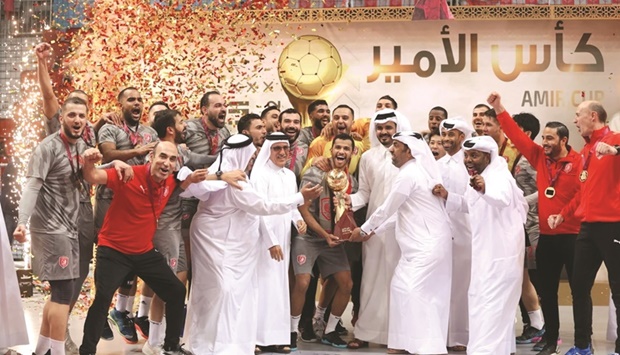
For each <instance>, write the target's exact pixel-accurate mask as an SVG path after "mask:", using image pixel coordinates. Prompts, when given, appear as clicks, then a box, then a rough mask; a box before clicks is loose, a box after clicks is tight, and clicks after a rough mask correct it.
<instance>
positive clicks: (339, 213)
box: [327, 169, 357, 240]
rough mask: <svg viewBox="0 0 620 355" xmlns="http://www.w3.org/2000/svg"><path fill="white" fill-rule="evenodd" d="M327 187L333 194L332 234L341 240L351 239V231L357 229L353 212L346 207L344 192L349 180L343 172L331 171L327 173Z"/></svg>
mask: <svg viewBox="0 0 620 355" xmlns="http://www.w3.org/2000/svg"><path fill="white" fill-rule="evenodd" d="M327 185H328V186H329V188H330V189H331V190H332V191H333V192H334V199H335V200H336V201H334V210H335V216H334V230H333V234H334V235H335V236H336V237H338V238H340V239H343V240H347V239H349V238H351V234H352V233H353V230H354V229H355V228H356V227H357V225H356V224H355V219H354V218H353V212H351V210H349V209H348V208H347V206H346V203H345V201H346V195H347V193H346V192H345V191H346V190H347V188H348V187H349V179H348V177H347V173H345V172H344V170H340V169H332V170H330V172H329V173H327Z"/></svg>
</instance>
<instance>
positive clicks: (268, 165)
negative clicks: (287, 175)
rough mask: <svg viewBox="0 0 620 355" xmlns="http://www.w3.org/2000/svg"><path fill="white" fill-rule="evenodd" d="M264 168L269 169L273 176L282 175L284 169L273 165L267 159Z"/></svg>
mask: <svg viewBox="0 0 620 355" xmlns="http://www.w3.org/2000/svg"><path fill="white" fill-rule="evenodd" d="M266 166H267V167H268V168H269V170H271V171H272V172H274V173H275V174H282V173H284V167H282V168H281V167H279V166H277V165H276V164H274V163H273V162H272V161H271V159H269V160H268V161H267V164H266Z"/></svg>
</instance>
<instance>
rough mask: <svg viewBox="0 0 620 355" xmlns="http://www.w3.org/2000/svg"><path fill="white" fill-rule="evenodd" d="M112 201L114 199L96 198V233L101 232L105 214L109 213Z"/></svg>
mask: <svg viewBox="0 0 620 355" xmlns="http://www.w3.org/2000/svg"><path fill="white" fill-rule="evenodd" d="M111 203H112V200H95V234H99V230H100V229H101V227H103V221H104V220H105V214H106V213H108V208H110V204H111Z"/></svg>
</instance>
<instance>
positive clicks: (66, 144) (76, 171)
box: [60, 130, 85, 190]
mask: <svg viewBox="0 0 620 355" xmlns="http://www.w3.org/2000/svg"><path fill="white" fill-rule="evenodd" d="M60 139H61V140H62V143H63V145H64V147H65V152H66V153H67V159H69V165H70V166H71V176H73V179H75V180H74V183H73V184H74V186H75V187H76V188H77V189H78V190H82V188H83V187H84V183H83V181H82V179H81V178H80V175H79V172H80V158H79V156H78V152H77V146H76V147H75V155H76V157H77V169H76V167H75V166H74V165H73V154H71V146H70V144H69V140H68V139H67V137H66V136H65V134H64V133H63V132H62V130H60ZM84 188H85V187H84Z"/></svg>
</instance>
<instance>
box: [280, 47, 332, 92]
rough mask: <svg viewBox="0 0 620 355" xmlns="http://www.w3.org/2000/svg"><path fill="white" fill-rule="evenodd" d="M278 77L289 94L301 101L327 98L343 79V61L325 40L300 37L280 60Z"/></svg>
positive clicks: (284, 52)
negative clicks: (341, 78)
mask: <svg viewBox="0 0 620 355" xmlns="http://www.w3.org/2000/svg"><path fill="white" fill-rule="evenodd" d="M278 76H279V78H280V83H281V84H282V87H283V88H284V91H286V93H287V94H289V95H290V96H293V97H295V98H298V99H301V100H317V99H319V98H324V97H325V96H326V95H327V93H328V92H329V91H330V90H331V89H333V88H334V87H335V86H336V84H337V83H338V81H339V80H340V77H341V76H342V59H341V58H340V53H338V50H337V49H336V47H334V45H333V44H332V43H331V42H330V41H328V40H326V39H325V38H323V37H320V36H315V35H304V36H300V37H298V38H297V39H295V40H294V41H292V42H291V43H289V44H288V45H287V46H286V47H285V48H284V50H283V51H282V54H280V59H279V61H278Z"/></svg>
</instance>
